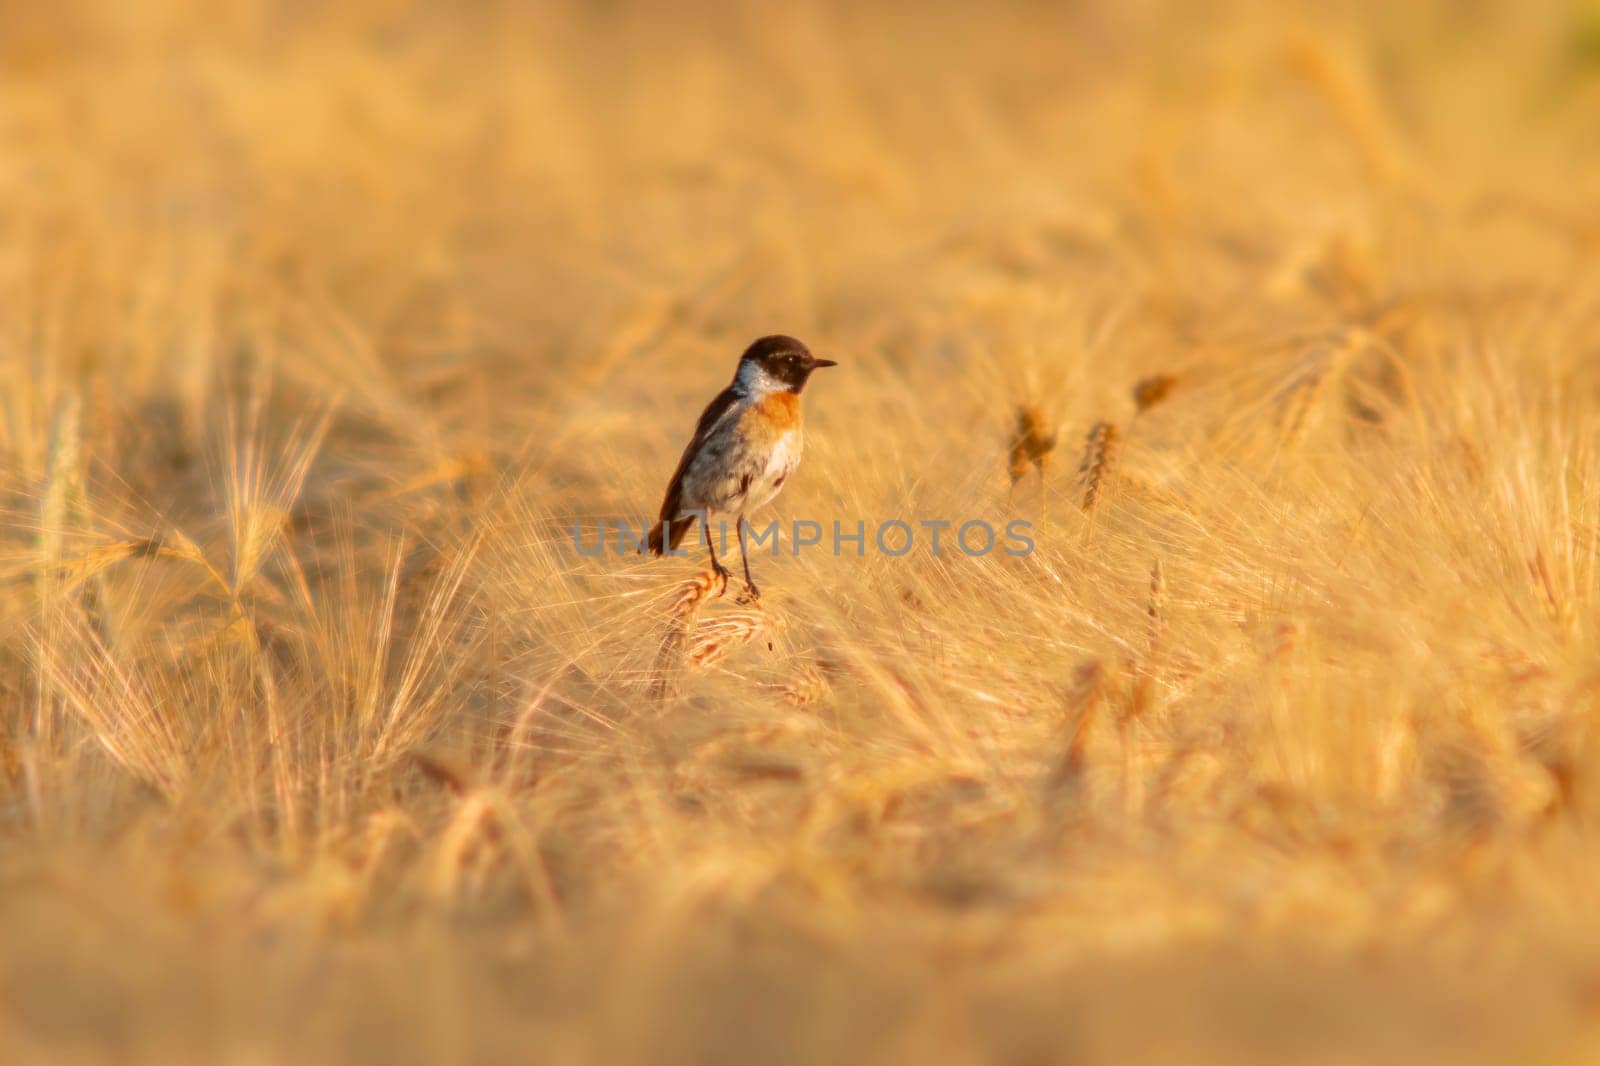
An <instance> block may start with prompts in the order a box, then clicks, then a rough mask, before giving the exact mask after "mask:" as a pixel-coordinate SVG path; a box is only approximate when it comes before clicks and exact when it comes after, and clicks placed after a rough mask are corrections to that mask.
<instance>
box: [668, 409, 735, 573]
mask: <svg viewBox="0 0 1600 1066" xmlns="http://www.w3.org/2000/svg"><path fill="white" fill-rule="evenodd" d="M738 402H739V394H738V393H736V392H734V391H733V386H731V385H730V386H729V387H728V388H725V389H723V390H722V391H721V392H719V393H718V394H717V397H716V399H714V400H712V401H711V402H710V403H709V404H707V405H706V409H705V410H704V411H702V412H700V421H699V422H696V423H695V427H694V436H693V437H692V438H691V439H690V440H689V445H688V447H686V448H684V449H683V455H682V457H680V458H679V459H678V468H677V469H676V470H674V471H673V472H672V480H671V481H670V482H668V483H667V494H666V496H665V497H663V498H662V500H661V515H660V520H659V521H658V522H657V523H656V526H655V528H654V529H652V530H651V531H650V545H649V547H650V551H651V552H652V553H654V554H656V555H660V554H661V552H662V544H663V541H664V531H663V528H662V526H663V524H664V523H666V522H669V521H672V520H673V519H676V518H677V517H678V513H679V511H680V509H681V505H682V503H683V475H684V473H685V472H687V471H688V469H689V464H690V463H691V462H693V461H694V457H695V453H696V452H698V451H699V450H700V445H701V444H702V443H704V442H705V439H706V437H707V436H709V435H710V433H711V430H712V429H713V427H715V426H716V424H717V423H718V422H720V421H722V418H723V416H724V415H726V414H727V413H728V412H729V411H730V410H732V409H733V406H734V404H736V403H738ZM688 529H689V527H688V526H687V525H683V526H679V527H678V528H677V529H674V530H673V531H672V547H674V548H676V547H677V546H678V542H679V541H680V540H682V539H683V535H684V534H685V533H687V532H688Z"/></svg>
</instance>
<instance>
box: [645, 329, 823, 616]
mask: <svg viewBox="0 0 1600 1066" xmlns="http://www.w3.org/2000/svg"><path fill="white" fill-rule="evenodd" d="M837 365H838V364H837V363H835V362H834V361H833V360H832V359H818V358H817V357H816V356H814V355H812V354H811V352H810V351H809V350H808V349H807V348H806V346H805V345H804V344H801V343H800V342H799V341H797V340H795V339H794V338H793V337H784V336H772V337H762V338H761V339H760V340H758V341H756V342H755V343H754V344H752V345H750V347H748V348H746V349H745V351H744V355H742V356H740V357H739V369H738V370H737V371H735V373H734V375H733V384H731V385H729V386H728V387H727V388H725V389H723V390H722V392H721V393H720V394H719V395H718V396H717V398H716V399H714V400H712V401H711V403H710V405H709V406H708V407H706V409H705V412H704V413H703V414H701V415H700V421H699V423H698V424H697V425H696V426H695V427H694V437H693V439H691V440H690V441H689V446H688V447H687V448H685V449H684V450H683V458H681V459H679V460H678V469H677V470H675V471H673V474H672V482H671V483H670V484H669V485H668V486H667V495H666V498H665V499H664V500H662V501H661V518H660V521H658V522H657V523H656V524H655V527H654V528H652V529H651V530H650V539H649V544H648V550H649V551H650V553H651V554H652V555H661V554H663V553H664V552H666V551H667V549H668V548H669V547H670V548H671V549H672V550H674V551H676V550H677V547H678V545H679V544H680V543H682V542H683V538H684V536H685V535H687V534H688V532H689V530H690V528H692V527H693V525H694V519H695V518H696V517H698V518H700V520H701V521H702V523H703V527H702V528H703V530H704V532H705V538H706V547H707V548H708V549H710V551H711V568H712V569H713V570H714V571H716V574H717V576H718V577H720V578H721V579H722V586H723V588H727V586H728V569H727V568H726V567H725V566H723V565H722V560H720V559H718V558H717V547H716V544H715V543H713V541H712V539H711V516H712V515H725V516H728V517H731V518H733V519H734V520H735V528H737V529H738V531H739V558H740V559H741V560H742V561H743V563H744V583H745V587H746V589H747V591H748V595H749V597H750V598H751V599H757V598H759V597H760V595H761V593H760V591H759V590H758V589H757V588H756V583H755V581H754V580H753V579H752V578H751V577H750V556H749V555H748V554H747V553H746V551H745V545H744V526H745V523H744V517H745V515H747V514H749V513H750V512H752V511H755V510H756V509H757V508H759V507H762V506H764V505H765V504H767V503H768V502H770V501H771V500H772V498H773V497H774V496H776V495H777V494H778V490H779V489H781V488H783V483H784V482H785V481H787V480H788V478H789V475H790V474H792V473H794V469H795V467H797V466H799V465H800V448H801V444H802V443H803V436H802V431H801V423H800V393H801V392H802V391H803V390H804V389H805V387H806V381H807V380H809V379H810V377H811V373H812V371H814V370H818V369H820V368H822V367H825V366H837Z"/></svg>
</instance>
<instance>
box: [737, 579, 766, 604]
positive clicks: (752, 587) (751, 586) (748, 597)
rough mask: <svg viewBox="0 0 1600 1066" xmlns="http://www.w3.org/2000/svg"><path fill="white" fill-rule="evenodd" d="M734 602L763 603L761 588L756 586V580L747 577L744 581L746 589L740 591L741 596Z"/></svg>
mask: <svg viewBox="0 0 1600 1066" xmlns="http://www.w3.org/2000/svg"><path fill="white" fill-rule="evenodd" d="M733 602H734V603H738V604H756V605H759V604H760V603H761V590H760V589H758V588H756V583H755V582H754V581H750V580H748V579H747V580H746V581H745V583H744V591H743V592H741V593H739V598H738V599H736V600H734V601H733Z"/></svg>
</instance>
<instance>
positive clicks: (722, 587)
mask: <svg viewBox="0 0 1600 1066" xmlns="http://www.w3.org/2000/svg"><path fill="white" fill-rule="evenodd" d="M711 573H712V580H713V581H714V582H715V583H716V584H717V585H718V586H719V587H718V589H717V596H718V597H719V598H720V597H722V596H726V595H727V594H728V580H729V579H730V578H731V577H733V573H732V572H731V571H730V570H729V569H728V568H727V567H726V566H722V565H720V564H718V563H712V564H711Z"/></svg>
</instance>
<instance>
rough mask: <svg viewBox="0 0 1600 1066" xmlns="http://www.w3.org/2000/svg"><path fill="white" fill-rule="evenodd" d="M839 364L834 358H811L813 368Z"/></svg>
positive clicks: (819, 368)
mask: <svg viewBox="0 0 1600 1066" xmlns="http://www.w3.org/2000/svg"><path fill="white" fill-rule="evenodd" d="M838 365H839V364H838V363H836V362H834V361H833V360H832V359H813V360H811V369H812V370H821V369H822V368H823V367H825V366H838Z"/></svg>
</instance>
